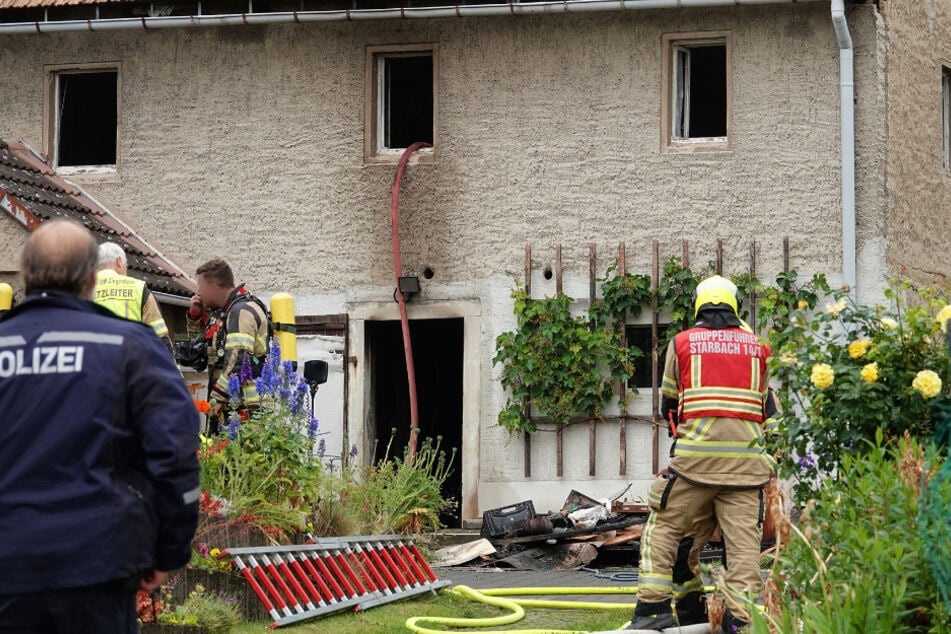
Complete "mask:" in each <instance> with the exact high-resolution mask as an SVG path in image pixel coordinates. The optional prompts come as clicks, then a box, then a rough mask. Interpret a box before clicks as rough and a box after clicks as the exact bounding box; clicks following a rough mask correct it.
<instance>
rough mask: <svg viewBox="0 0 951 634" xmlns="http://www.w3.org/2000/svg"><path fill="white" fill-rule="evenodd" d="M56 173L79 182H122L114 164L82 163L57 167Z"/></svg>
mask: <svg viewBox="0 0 951 634" xmlns="http://www.w3.org/2000/svg"><path fill="white" fill-rule="evenodd" d="M56 174H57V175H59V176H62V177H64V178H68V179H69V180H72V181H76V182H77V183H120V182H122V178H121V177H120V176H119V172H118V170H116V167H115V166H114V165H82V166H73V165H70V166H64V167H57V168H56Z"/></svg>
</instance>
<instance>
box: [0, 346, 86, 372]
mask: <svg viewBox="0 0 951 634" xmlns="http://www.w3.org/2000/svg"><path fill="white" fill-rule="evenodd" d="M82 371H83V347H82V346H37V347H35V348H33V353H32V354H30V353H29V352H28V351H26V350H24V349H22V348H20V349H18V350H2V351H0V379H6V378H9V377H11V376H25V375H28V374H74V373H77V372H82Z"/></svg>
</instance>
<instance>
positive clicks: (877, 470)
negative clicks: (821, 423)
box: [754, 431, 951, 634]
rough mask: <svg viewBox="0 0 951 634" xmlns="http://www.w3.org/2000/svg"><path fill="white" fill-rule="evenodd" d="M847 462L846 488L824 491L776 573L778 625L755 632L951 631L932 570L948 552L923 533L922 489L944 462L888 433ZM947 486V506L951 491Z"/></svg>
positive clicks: (760, 621) (763, 624) (762, 623)
mask: <svg viewBox="0 0 951 634" xmlns="http://www.w3.org/2000/svg"><path fill="white" fill-rule="evenodd" d="M840 459H841V470H842V471H841V477H840V478H839V480H838V482H836V483H835V485H834V486H823V487H820V488H818V489H817V490H816V494H815V498H814V499H813V500H812V501H811V502H810V503H809V504H808V505H807V507H806V509H805V511H804V512H803V514H802V517H801V519H800V526H799V528H798V529H793V530H794V531H795V533H796V535H795V536H794V537H793V538H792V539H791V541H790V543H789V544H788V545H787V547H786V549H785V550H784V551H783V552H782V554H781V556H780V558H779V560H778V561H777V563H776V565H775V567H774V569H773V576H772V578H771V580H770V582H769V586H770V587H771V588H772V589H773V591H774V593H775V595H774V596H773V597H772V599H773V600H772V601H770V600H769V599H770V598H769V597H768V598H767V599H768V600H767V603H768V604H771V605H778V606H780V608H779V612H778V613H777V614H772V615H770V617H769V619H770V620H771V621H772V622H771V623H769V622H767V619H765V618H763V617H759V616H758V617H757V618H756V619H755V621H757V622H756V623H755V627H754V631H755V632H768V631H774V632H776V631H778V632H800V631H801V632H828V633H830V634H833V633H834V634H873V633H877V632H882V633H886V632H887V633H889V634H896V633H908V634H919V633H920V634H924V633H932V634H938V633H948V632H951V628H949V626H948V622H949V616H951V615H949V612H948V610H947V608H946V606H945V605H944V603H943V601H942V600H941V597H940V593H939V590H938V586H937V583H936V580H935V577H934V574H933V571H932V568H931V567H930V563H931V558H933V557H935V556H937V553H938V552H940V550H939V549H942V548H944V549H945V550H946V548H947V545H946V544H945V545H942V544H934V543H931V542H930V541H929V540H927V539H923V538H922V534H921V531H919V527H918V521H919V511H920V496H921V487H922V485H923V483H927V482H928V481H929V479H930V477H931V476H933V475H934V474H935V473H936V472H937V469H938V467H939V466H940V464H941V463H943V461H944V457H943V456H941V455H939V454H938V452H936V451H935V450H933V449H929V451H928V452H927V453H926V452H925V450H924V449H923V448H922V446H921V445H920V444H919V443H918V441H916V440H915V439H914V438H911V437H910V436H907V437H905V438H903V439H900V440H899V441H898V442H893V443H890V444H889V443H887V442H886V441H885V440H884V437H883V434H882V432H881V431H879V432H878V433H877V434H876V436H875V439H874V441H873V442H871V443H868V444H867V447H866V448H865V450H864V451H862V452H859V453H856V454H852V453H850V452H843V453H842V454H841V458H840ZM935 481H936V482H937V480H935ZM940 486H941V487H943V488H944V494H945V497H944V499H946V500H947V499H948V497H947V494H948V493H949V492H951V482H949V481H948V480H943V481H942V482H941V484H940Z"/></svg>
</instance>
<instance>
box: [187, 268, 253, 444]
mask: <svg viewBox="0 0 951 634" xmlns="http://www.w3.org/2000/svg"><path fill="white" fill-rule="evenodd" d="M196 279H197V282H198V293H197V294H196V295H195V296H194V297H192V299H191V305H190V307H189V311H188V331H189V335H190V336H193V335H195V334H199V333H202V334H203V335H204V338H205V342H206V343H207V346H208V397H209V399H210V400H214V401H215V405H214V406H213V408H212V409H211V411H210V412H209V415H208V420H209V431H210V432H211V433H217V432H218V430H219V428H220V426H221V422H222V421H223V420H224V419H225V418H227V415H228V414H229V413H230V411H231V409H232V404H231V398H230V395H229V394H228V379H229V378H230V377H231V375H233V374H237V375H238V376H239V377H240V378H241V395H240V397H239V399H238V400H239V403H238V404H237V411H238V413H239V415H241V416H242V417H246V416H247V413H248V411H249V410H253V409H255V408H257V406H258V405H259V399H258V394H257V388H256V385H255V379H256V378H257V377H258V376H259V375H260V368H261V366H262V364H263V363H264V360H265V357H266V356H267V352H268V350H267V348H268V336H269V319H268V315H267V311H266V310H265V308H264V305H263V304H262V303H261V302H260V300H258V299H257V298H256V297H254V296H253V295H251V293H249V292H248V290H247V289H246V288H245V287H244V285H243V284H239V285H237V286H236V285H235V283H234V274H233V273H232V272H231V267H230V266H229V265H228V263H227V262H225V261H224V260H221V259H215V260H210V261H208V262H206V263H205V264H203V265H201V266H200V267H198V270H197V273H196ZM243 366H246V367H248V373H249V376H243V373H242V367H243Z"/></svg>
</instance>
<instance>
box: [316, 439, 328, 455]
mask: <svg viewBox="0 0 951 634" xmlns="http://www.w3.org/2000/svg"><path fill="white" fill-rule="evenodd" d="M325 453H327V441H326V440H324V439H323V438H321V439H320V440H319V441H317V457H318V458H323V457H324V454H325Z"/></svg>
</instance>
